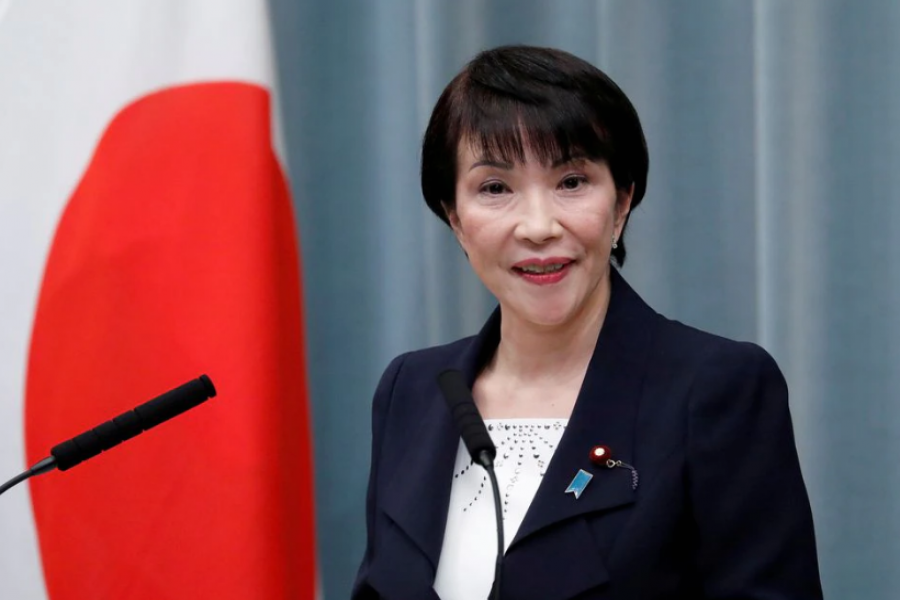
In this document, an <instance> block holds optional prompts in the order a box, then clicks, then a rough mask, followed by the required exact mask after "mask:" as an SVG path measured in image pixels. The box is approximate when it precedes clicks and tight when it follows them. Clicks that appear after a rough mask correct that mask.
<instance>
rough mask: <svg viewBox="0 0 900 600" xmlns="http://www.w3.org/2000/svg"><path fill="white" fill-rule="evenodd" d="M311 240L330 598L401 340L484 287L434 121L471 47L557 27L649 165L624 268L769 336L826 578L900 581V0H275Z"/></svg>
mask: <svg viewBox="0 0 900 600" xmlns="http://www.w3.org/2000/svg"><path fill="white" fill-rule="evenodd" d="M271 1H272V9H273V14H274V23H275V32H276V42H277V54H278V60H279V77H280V82H281V91H280V100H281V113H282V118H283V127H284V133H285V139H286V142H287V149H288V155H289V168H290V173H291V177H292V185H293V192H294V196H295V201H296V206H297V215H298V227H299V231H300V236H301V245H302V252H303V265H304V270H305V272H304V285H305V298H306V317H307V323H308V331H307V341H308V345H309V372H310V376H311V392H312V402H313V404H312V407H313V418H314V427H315V429H314V436H315V452H316V486H317V489H316V495H317V502H318V528H319V529H318V535H319V540H320V542H319V544H320V562H321V573H322V578H323V587H324V592H325V597H326V599H327V600H335V599H340V598H345V597H347V595H348V592H349V588H350V585H351V583H352V580H353V577H354V574H355V570H356V566H357V564H358V561H359V559H360V557H361V554H362V550H363V544H364V518H363V504H364V496H365V487H366V475H367V470H368V460H369V442H370V432H369V405H370V401H371V396H372V392H373V390H374V386H375V383H376V381H377V379H378V377H379V375H380V374H381V371H382V369H383V368H384V367H385V366H386V365H387V363H388V361H389V360H390V358H392V357H393V356H394V355H396V354H398V353H400V352H402V351H405V350H408V349H413V348H419V347H422V346H426V345H431V344H437V343H442V342H446V341H449V340H451V339H454V338H457V337H460V336H463V335H469V334H472V333H474V332H475V331H476V330H477V329H478V327H479V326H480V324H481V322H482V320H483V319H484V317H485V316H486V315H487V314H488V312H489V311H490V309H491V308H492V307H493V301H492V299H491V298H490V297H489V296H488V295H487V293H486V292H485V291H484V290H483V288H482V287H481V285H480V283H479V282H478V281H477V280H476V279H475V277H474V276H473V275H472V274H471V273H470V272H469V268H468V266H467V265H466V263H465V260H464V258H463V256H462V254H461V252H460V251H459V250H458V248H457V247H456V245H455V242H454V241H453V239H452V238H451V236H450V234H449V231H447V230H446V228H445V227H444V226H443V225H442V224H441V223H440V222H439V221H438V220H437V219H436V218H435V217H433V216H432V215H431V214H430V213H429V212H428V211H427V209H426V208H425V205H424V203H423V201H422V199H421V195H420V191H419V184H418V158H419V143H420V138H421V135H422V132H423V130H424V126H425V123H426V121H427V118H428V115H429V112H430V110H431V107H432V105H433V103H434V101H435V100H436V99H437V96H438V94H439V93H440V91H441V89H442V88H443V86H444V85H445V84H446V83H447V82H448V81H449V80H450V78H451V77H452V76H453V75H454V74H455V73H456V72H457V71H458V70H459V69H460V68H461V67H462V66H463V64H464V62H465V61H466V60H467V59H469V58H471V57H472V56H473V55H474V54H475V53H476V52H477V51H478V50H480V49H483V48H487V47H490V46H494V45H498V44H504V43H528V44H538V45H549V46H556V47H560V48H563V49H565V50H568V51H571V52H573V53H575V54H577V55H579V56H581V57H583V58H586V59H588V60H590V61H592V62H593V63H595V64H596V65H598V66H599V67H601V68H602V69H604V70H606V71H607V72H608V73H609V74H610V75H611V76H612V77H613V78H614V79H615V80H616V81H617V82H619V84H620V85H621V86H622V87H623V89H624V90H625V91H626V93H628V94H629V96H630V97H631V98H632V100H633V101H634V103H635V105H636V106H637V108H638V111H639V113H640V114H641V116H642V120H643V123H644V125H645V129H646V134H647V138H648V141H649V145H650V157H651V168H650V182H649V191H648V193H647V197H646V200H645V201H644V204H643V205H642V206H641V207H640V208H639V209H638V210H637V211H636V212H635V214H634V215H633V218H632V221H631V226H630V227H631V229H630V231H629V234H630V235H629V251H630V254H629V261H628V265H627V267H626V268H625V269H624V274H625V276H626V277H627V278H628V279H629V281H630V282H631V283H632V284H633V285H634V286H635V287H636V289H637V290H638V291H639V292H640V293H641V294H642V295H643V296H644V298H645V299H646V300H647V301H648V302H650V303H651V305H652V306H654V307H655V308H656V309H657V310H659V311H661V312H663V313H664V314H666V315H668V316H670V317H673V318H677V319H679V320H681V321H684V322H686V323H689V324H691V325H694V326H697V327H700V328H703V329H707V330H710V331H714V332H717V333H720V334H722V335H726V336H729V337H734V338H739V339H745V340H753V341H756V342H759V343H760V344H762V345H763V346H764V347H766V348H767V349H768V350H769V351H770V352H771V353H772V354H773V355H774V356H775V358H776V359H777V360H778V362H779V363H780V365H781V367H782V369H783V370H784V372H785V375H786V377H787V379H788V382H789V385H790V388H791V394H792V395H791V406H792V410H793V415H794V421H795V430H796V434H797V441H798V446H799V451H800V455H801V459H802V462H803V466H804V470H805V476H806V481H807V485H808V487H809V491H810V496H811V499H812V505H813V510H814V513H815V520H816V526H817V534H818V543H819V550H820V560H821V567H822V576H823V580H824V585H825V590H826V595H827V596H828V597H830V598H841V599H843V598H852V599H857V598H859V599H873V600H895V599H896V598H897V597H898V593H900V591H898V590H900V587H898V579H900V569H897V564H898V559H900V476H898V471H900V467H898V466H897V460H896V457H897V456H898V455H900V406H898V404H897V401H896V400H897V395H898V390H900V385H898V384H900V375H898V372H900V271H898V261H897V259H898V258H900V236H898V234H900V204H898V202H897V201H896V199H895V195H896V190H897V189H898V187H900V186H898V184H900V165H898V164H897V163H898V162H900V2H896V1H894V0H883V1H879V0H866V1H862V0H756V1H753V0H718V1H717V0H691V1H687V0H657V1H654V0H606V1H603V0H505V1H500V0H497V1H491V2H489V1H487V0H456V1H449V0H448V1H438V0H415V1H414V0H379V1H366V0H359V1H356V2H353V1H336V0H330V1H327V2H326V1H319V2H316V1H312V0H310V1H306V2H303V1H297V0H271Z"/></svg>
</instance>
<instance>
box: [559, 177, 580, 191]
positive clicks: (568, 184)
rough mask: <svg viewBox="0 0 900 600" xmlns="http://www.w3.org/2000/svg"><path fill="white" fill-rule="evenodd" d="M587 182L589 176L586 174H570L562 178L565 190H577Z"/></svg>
mask: <svg viewBox="0 0 900 600" xmlns="http://www.w3.org/2000/svg"><path fill="white" fill-rule="evenodd" d="M585 183H587V177H585V176H584V175H569V176H568V177H566V178H565V179H563V180H562V183H560V186H561V187H562V188H563V189H565V190H577V189H578V188H580V187H581V186H582V185H584V184H585Z"/></svg>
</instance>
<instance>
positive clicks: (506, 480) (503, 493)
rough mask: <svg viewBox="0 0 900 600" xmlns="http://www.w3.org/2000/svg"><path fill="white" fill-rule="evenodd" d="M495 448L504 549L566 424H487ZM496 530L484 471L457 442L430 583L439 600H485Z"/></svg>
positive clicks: (541, 421)
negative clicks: (439, 546)
mask: <svg viewBox="0 0 900 600" xmlns="http://www.w3.org/2000/svg"><path fill="white" fill-rule="evenodd" d="M485 423H486V424H487V426H488V433H489V434H490V436H491V439H492V440H493V441H494V445H496V446H497V458H496V459H495V460H494V469H495V470H496V473H497V483H498V484H499V485H500V501H501V502H502V503H503V541H504V543H505V544H506V548H508V547H509V544H510V542H512V540H513V538H514V537H515V535H516V532H517V531H518V530H519V526H520V525H521V524H522V520H523V519H524V518H525V513H526V512H527V511H528V507H529V505H531V501H532V500H533V499H534V494H535V492H537V489H538V486H539V485H540V483H541V479H542V478H543V477H544V473H545V472H546V471H547V465H549V464H550V459H551V458H552V456H553V452H554V451H555V450H556V447H557V446H558V445H559V440H560V438H561V437H562V434H563V431H565V428H566V424H567V423H568V419H486V420H485ZM496 558H497V525H496V520H495V517H494V498H493V494H492V492H491V482H490V480H489V479H488V476H487V472H486V471H485V470H484V469H483V468H481V466H479V465H476V464H474V463H473V462H472V457H471V456H469V453H468V451H467V450H466V447H465V445H463V443H462V441H460V443H459V449H458V450H457V452H456V465H455V467H454V469H453V486H452V488H451V490H450V508H449V510H448V512H447V526H446V529H445V531H444V544H443V546H442V549H441V558H440V562H439V563H438V568H437V574H436V576H435V580H434V590H435V592H437V594H438V596H440V597H441V600H482V599H486V598H487V597H488V595H489V594H490V591H491V586H492V585H493V583H494V562H495V560H496Z"/></svg>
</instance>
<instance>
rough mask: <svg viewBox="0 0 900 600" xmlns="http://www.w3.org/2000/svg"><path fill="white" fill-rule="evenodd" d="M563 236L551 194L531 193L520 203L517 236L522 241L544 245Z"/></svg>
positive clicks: (524, 196) (523, 197)
mask: <svg viewBox="0 0 900 600" xmlns="http://www.w3.org/2000/svg"><path fill="white" fill-rule="evenodd" d="M560 235H562V225H561V224H560V222H559V220H558V219H557V215H556V211H555V210H554V203H553V198H552V197H551V194H549V193H547V192H544V191H531V192H528V193H526V194H523V195H522V197H521V201H520V202H519V210H518V214H517V222H516V229H515V236H516V238H517V239H519V240H521V241H527V242H531V243H533V244H544V243H546V242H548V241H550V240H553V239H556V238H558V237H559V236H560Z"/></svg>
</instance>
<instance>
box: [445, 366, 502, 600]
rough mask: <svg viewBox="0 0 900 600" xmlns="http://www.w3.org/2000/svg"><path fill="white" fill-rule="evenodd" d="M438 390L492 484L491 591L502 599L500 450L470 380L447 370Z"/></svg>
mask: <svg viewBox="0 0 900 600" xmlns="http://www.w3.org/2000/svg"><path fill="white" fill-rule="evenodd" d="M437 382H438V387H439V388H441V393H442V394H444V399H445V400H446V401H447V406H448V407H449V408H450V414H452V415H453V421H454V422H455V423H456V426H457V428H458V429H459V434H460V437H462V440H463V443H464V444H465V445H466V449H467V450H468V451H469V454H470V455H471V456H472V460H474V461H475V462H476V463H478V464H479V465H481V466H482V467H484V470H485V471H487V474H488V477H489V478H490V480H491V490H492V491H493V494H494V516H495V517H496V520H497V561H496V562H495V563H494V587H493V588H492V589H491V598H492V599H493V600H499V598H500V573H501V570H502V566H503V552H504V550H505V544H504V543H503V512H502V510H501V508H500V486H499V485H498V484H497V474H496V473H495V472H494V458H496V456H497V447H496V446H494V441H493V440H491V436H490V435H489V434H488V432H487V427H485V425H484V419H482V418H481V413H479V412H478V407H477V406H475V399H474V398H472V392H471V390H469V386H468V385H466V380H465V377H464V376H463V374H462V373H461V372H460V371H456V370H454V369H447V370H446V371H443V372H442V373H441V374H440V375H438V378H437Z"/></svg>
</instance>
